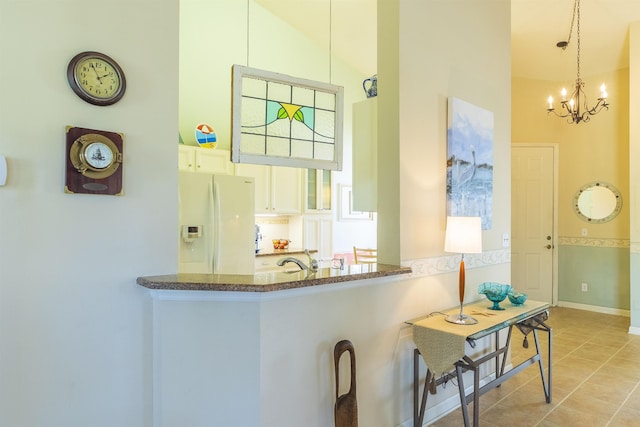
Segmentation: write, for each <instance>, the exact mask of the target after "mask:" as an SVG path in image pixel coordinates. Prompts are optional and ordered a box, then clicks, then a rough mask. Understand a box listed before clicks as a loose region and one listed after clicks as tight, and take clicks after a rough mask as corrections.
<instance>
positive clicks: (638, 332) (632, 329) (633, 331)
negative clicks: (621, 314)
mask: <svg viewBox="0 0 640 427" xmlns="http://www.w3.org/2000/svg"><path fill="white" fill-rule="evenodd" d="M629 333H630V334H631V335H640V328H639V327H637V326H629Z"/></svg>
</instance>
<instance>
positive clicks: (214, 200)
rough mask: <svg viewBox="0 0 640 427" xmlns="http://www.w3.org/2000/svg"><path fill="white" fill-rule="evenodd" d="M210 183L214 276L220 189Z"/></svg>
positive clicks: (218, 231) (212, 265)
mask: <svg viewBox="0 0 640 427" xmlns="http://www.w3.org/2000/svg"><path fill="white" fill-rule="evenodd" d="M209 182H210V184H209V185H210V189H211V192H210V194H211V197H209V203H210V208H211V210H210V212H211V215H212V216H213V221H212V225H213V230H212V231H213V236H212V237H213V244H212V246H213V250H212V251H211V273H213V274H215V273H216V264H217V262H216V255H217V254H220V252H219V249H220V239H219V238H218V236H220V230H218V228H219V226H220V221H219V220H218V215H216V212H220V197H219V196H218V194H219V192H220V187H219V185H218V184H217V183H214V182H213V180H211V181H209Z"/></svg>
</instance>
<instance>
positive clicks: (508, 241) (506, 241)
mask: <svg viewBox="0 0 640 427" xmlns="http://www.w3.org/2000/svg"><path fill="white" fill-rule="evenodd" d="M510 244H511V239H510V238H509V233H502V247H503V248H508V247H509V245H510Z"/></svg>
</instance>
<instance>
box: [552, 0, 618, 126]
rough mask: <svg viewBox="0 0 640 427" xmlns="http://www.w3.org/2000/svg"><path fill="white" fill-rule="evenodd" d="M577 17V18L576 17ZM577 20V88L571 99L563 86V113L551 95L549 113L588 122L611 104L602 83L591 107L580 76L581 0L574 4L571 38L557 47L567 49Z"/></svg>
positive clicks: (570, 121)
mask: <svg viewBox="0 0 640 427" xmlns="http://www.w3.org/2000/svg"><path fill="white" fill-rule="evenodd" d="M576 17H577V19H576ZM574 21H575V22H576V35H577V37H578V50H577V52H578V54H577V66H578V73H577V78H576V84H575V89H574V90H573V92H572V93H571V95H569V99H568V100H567V90H566V89H565V88H562V91H561V92H560V94H561V95H562V101H560V105H561V106H562V110H561V113H558V112H557V111H556V110H555V109H554V108H553V98H552V97H551V96H549V99H548V101H549V108H547V114H549V113H551V112H553V114H555V115H556V116H558V117H562V118H565V117H566V118H567V122H568V123H575V124H578V123H580V122H588V121H589V120H590V119H591V117H590V116H594V115H596V114H598V113H599V112H600V111H602V109H603V108H604V109H607V110H608V109H609V104H608V103H607V88H606V86H605V85H604V83H602V86H600V97H599V98H598V102H597V103H596V105H595V106H594V107H592V108H589V106H588V104H587V95H586V94H585V93H584V90H583V88H584V82H583V81H582V79H581V78H580V0H575V3H574V5H573V19H572V20H571V29H570V30H569V38H568V39H567V41H560V42H558V43H557V44H556V46H557V47H559V48H561V49H562V50H565V49H566V48H567V46H568V45H569V42H570V41H571V33H572V31H573V23H574Z"/></svg>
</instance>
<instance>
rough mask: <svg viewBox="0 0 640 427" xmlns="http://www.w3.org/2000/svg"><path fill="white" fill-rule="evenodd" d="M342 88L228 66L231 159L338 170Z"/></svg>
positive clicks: (237, 161) (340, 166)
mask: <svg viewBox="0 0 640 427" xmlns="http://www.w3.org/2000/svg"><path fill="white" fill-rule="evenodd" d="M342 114H343V88H342V87H341V86H336V85H331V84H327V83H322V82H316V81H311V80H305V79H301V78H297V77H291V76H287V75H284V74H278V73H273V72H269V71H264V70H258V69H255V68H248V67H244V66H241V65H234V66H233V105H232V135H231V160H232V161H233V162H235V163H255V164H267V165H278V166H293V167H301V168H316V169H328V170H342Z"/></svg>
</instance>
